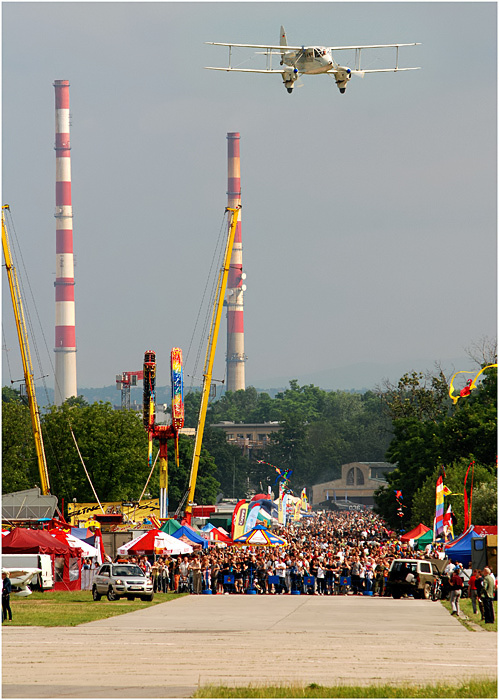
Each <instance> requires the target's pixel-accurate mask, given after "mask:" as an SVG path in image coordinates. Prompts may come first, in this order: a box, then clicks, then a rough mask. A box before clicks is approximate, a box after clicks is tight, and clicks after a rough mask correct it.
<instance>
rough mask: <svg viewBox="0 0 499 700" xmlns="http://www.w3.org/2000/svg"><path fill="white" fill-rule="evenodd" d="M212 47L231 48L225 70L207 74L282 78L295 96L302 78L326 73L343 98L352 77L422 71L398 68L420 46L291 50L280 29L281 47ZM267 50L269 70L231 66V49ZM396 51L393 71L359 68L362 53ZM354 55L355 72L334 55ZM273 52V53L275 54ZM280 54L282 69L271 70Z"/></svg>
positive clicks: (217, 43) (334, 47)
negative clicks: (403, 50)
mask: <svg viewBox="0 0 499 700" xmlns="http://www.w3.org/2000/svg"><path fill="white" fill-rule="evenodd" d="M206 43H207V44H210V45H212V46H228V47H229V63H228V66H227V67H225V68H218V67H217V68H216V67H213V66H205V68H207V69H208V70H225V71H237V72H239V73H270V74H278V75H281V76H282V81H283V83H284V86H285V88H286V90H287V91H288V92H289V93H292V92H293V87H294V83H295V81H296V80H297V79H298V77H299V75H301V74H304V75H319V74H321V73H326V74H327V75H331V76H333V77H334V79H335V81H336V85H337V86H338V88H339V91H340V92H341V93H342V94H343V93H344V92H345V90H346V87H347V83H348V81H349V80H350V78H351V77H352V75H360V76H361V77H363V76H364V74H365V73H397V72H398V71H402V70H419V67H418V68H399V65H398V56H399V48H400V47H401V46H419V43H413V44H374V45H372V46H328V47H326V46H288V43H287V40H286V33H285V31H284V27H281V36H280V43H279V46H264V45H261V44H223V43H220V42H216V41H207V42H206ZM233 47H235V48H248V49H264V51H262V52H261V53H263V54H264V55H266V56H267V67H266V68H261V69H256V68H233V67H232V65H231V60H232V48H233ZM387 48H395V49H396V58H395V67H394V68H374V69H367V70H363V69H361V67H360V55H361V51H362V50H363V49H387ZM347 50H354V51H355V68H353V69H351V68H348V67H347V66H341V65H339V64H338V63H336V61H335V60H334V58H333V51H347ZM273 52H274V53H273ZM275 53H278V54H280V65H281V66H282V68H272V56H273V55H275Z"/></svg>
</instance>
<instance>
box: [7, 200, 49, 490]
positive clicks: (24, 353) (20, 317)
mask: <svg viewBox="0 0 499 700" xmlns="http://www.w3.org/2000/svg"><path fill="white" fill-rule="evenodd" d="M6 209H9V205H8V204H5V205H3V206H2V247H3V254H4V258H5V267H6V269H7V277H8V280H9V287H10V294H11V297H12V305H13V307H14V317H15V320H16V328H17V335H18V338H19V346H20V348H21V358H22V363H23V371H24V381H25V382H26V392H27V394H28V405H29V412H30V416H31V425H32V426H33V437H34V439H35V450H36V457H37V460H38V470H39V472H40V479H41V491H42V494H43V495H44V496H47V495H48V494H49V493H50V482H49V474H48V469H47V460H46V458H45V449H44V447H43V437H42V427H41V423H40V411H39V410H38V403H37V401H36V394H35V384H34V381H33V366H32V364H31V355H30V351H29V343H28V331H27V328H26V322H25V319H24V311H23V306H22V301H21V292H20V289H19V281H18V279H17V272H16V268H15V267H14V265H13V263H12V255H11V252H10V244H9V238H8V235H7V227H6V226H5V210H6Z"/></svg>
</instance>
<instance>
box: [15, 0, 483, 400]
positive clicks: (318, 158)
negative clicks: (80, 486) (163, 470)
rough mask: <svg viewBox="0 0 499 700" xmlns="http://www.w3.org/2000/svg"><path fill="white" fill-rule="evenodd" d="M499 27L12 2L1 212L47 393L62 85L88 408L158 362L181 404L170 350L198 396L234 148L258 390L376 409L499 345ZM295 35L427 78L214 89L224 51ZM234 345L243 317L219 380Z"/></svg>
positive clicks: (313, 79) (173, 6) (275, 8)
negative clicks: (440, 368) (363, 399)
mask: <svg viewBox="0 0 499 700" xmlns="http://www.w3.org/2000/svg"><path fill="white" fill-rule="evenodd" d="M290 9H291V10H292V11H291V12H290ZM496 20H497V6H496V4H495V3H485V2H480V3H472V2H464V3H461V2H445V3H438V2H437V3H425V2H421V3H420V2H408V3H404V2H393V3H377V2H372V3H371V2H367V3H362V2H359V3H357V2H351V3H349V2H343V3H329V2H311V3H308V2H307V3H302V2H293V3H291V4H289V3H286V4H285V3H273V2H269V3H267V2H257V3H251V2H249V3H210V2H207V3H205V2H199V3H186V2H170V3H167V2H165V3H164V2H145V3H127V2H103V3H101V2H76V3H72V2H47V3H45V2H40V3H38V2H26V3H24V2H23V3H16V2H11V3H4V4H3V64H2V65H3V135H4V140H3V197H4V202H3V203H8V204H9V205H10V208H11V212H12V216H13V221H14V223H15V238H16V239H17V240H18V241H19V245H20V247H21V250H22V256H23V257H22V265H20V267H19V269H18V274H19V275H20V276H21V277H23V278H24V281H25V285H26V287H28V285H29V289H30V290H31V293H32V294H33V296H34V298H35V299H36V310H34V309H31V317H32V319H33V328H34V333H35V336H36V338H37V339H36V347H35V348H34V349H32V354H33V362H34V364H35V378H36V379H37V385H39V377H40V376H41V375H49V376H48V377H47V379H46V381H47V385H48V386H53V369H52V367H51V366H50V363H51V362H52V363H53V362H54V359H53V355H54V353H53V344H54V325H55V295H54V286H53V282H54V279H55V219H54V216H53V215H54V207H55V153H54V150H53V146H54V138H55V136H54V113H55V108H54V88H53V85H52V84H53V82H54V80H56V79H67V80H69V82H70V112H71V148H72V151H71V154H72V194H73V215H74V218H73V224H74V252H75V260H76V270H75V282H76V286H75V300H76V340H77V349H78V352H77V380H78V387H98V386H108V385H111V384H112V383H113V382H114V378H115V375H116V374H119V373H121V372H123V371H135V370H140V369H141V368H142V362H143V356H144V351H146V350H148V349H153V350H155V351H156V355H157V363H158V364H157V384H158V385H159V386H162V385H166V384H167V383H168V382H169V354H170V349H171V348H172V347H173V346H179V347H181V348H182V349H183V351H184V359H185V358H186V356H188V357H187V362H186V365H185V369H184V371H185V375H186V376H185V384H186V387H188V385H189V382H190V381H191V379H190V377H192V375H194V374H195V376H199V372H200V370H199V369H197V371H196V372H195V371H194V358H195V356H196V353H198V354H199V352H200V353H201V355H202V356H203V357H204V352H205V347H206V338H205V337H202V334H200V333H199V331H197V335H195V336H194V339H193V340H192V341H191V339H192V338H193V332H194V328H195V325H196V318H197V316H198V312H199V309H200V306H201V300H202V297H203V290H204V288H205V284H206V278H207V275H208V268H209V263H210V261H211V259H212V254H213V250H214V247H215V243H216V239H217V237H218V235H219V231H220V227H221V220H222V218H223V212H224V208H225V206H226V201H227V197H226V190H227V141H226V134H227V133H228V132H230V131H238V132H240V134H241V142H240V145H241V186H242V205H243V211H242V240H243V266H244V271H245V272H246V273H247V280H246V284H247V291H246V292H245V307H244V313H245V351H246V354H247V357H248V359H247V362H246V385H247V386H250V385H251V386H261V387H262V388H264V387H266V386H269V382H274V381H276V380H279V379H281V378H286V377H287V378H288V381H289V380H290V379H295V378H298V379H299V380H300V377H301V378H303V379H302V380H301V382H302V383H316V382H313V381H312V382H308V381H306V380H307V378H311V377H312V378H313V377H318V378H320V377H323V379H322V380H320V379H318V380H317V381H318V382H319V381H326V380H327V377H330V378H331V381H335V382H337V383H338V382H340V381H341V380H344V381H345V382H354V383H355V384H360V385H361V386H358V387H356V386H354V385H353V386H348V387H346V386H345V387H342V386H338V387H336V388H353V389H354V388H359V389H362V388H364V386H363V384H364V383H365V381H366V380H369V377H371V376H373V373H376V371H377V370H376V367H380V368H384V370H385V371H386V375H383V376H388V372H392V371H393V372H394V373H395V374H397V373H398V372H399V370H400V368H402V367H405V369H404V370H403V371H402V372H400V373H399V374H397V376H394V377H390V378H391V379H392V381H396V379H397V378H398V377H400V376H402V374H403V373H404V372H405V371H411V370H412V369H418V368H419V367H418V366H416V365H417V364H418V363H424V364H426V363H428V366H426V367H424V369H429V370H431V369H432V366H433V365H434V363H435V362H442V363H444V364H447V363H454V362H457V361H461V358H462V359H463V360H464V359H466V350H467V348H469V347H470V346H471V345H473V344H474V343H477V342H479V341H480V339H481V338H484V337H488V338H494V337H495V336H496V320H497V311H496V302H497V295H496V280H497V272H496V263H497V255H496V232H497V216H496V204H497V168H496V161H497V157H496V156H497V151H496V128H497V59H496V49H497V36H496V35H497V21H496ZM281 24H283V25H284V27H285V29H286V32H287V37H288V41H289V43H290V44H298V45H300V44H309V45H310V44H316V45H320V44H322V45H325V46H331V45H335V44H337V45H338V44H342V45H347V44H348V45H352V44H357V43H362V44H373V43H392V42H422V45H421V46H416V47H405V48H402V49H401V50H400V65H402V66H421V70H419V71H411V72H407V73H403V72H401V73H396V74H394V73H387V74H379V75H376V74H375V75H366V76H365V77H364V79H358V78H356V77H355V76H354V77H353V78H352V80H351V81H350V83H349V85H348V87H347V91H346V94H345V95H340V94H339V92H338V90H337V88H336V86H335V84H334V81H333V80H332V79H331V78H330V77H329V76H304V77H303V78H302V79H301V82H302V83H303V87H301V88H296V89H295V90H294V92H293V94H292V95H288V94H287V93H286V90H285V89H284V87H283V86H282V84H281V80H280V79H279V78H278V77H276V76H266V75H258V74H255V75H247V74H237V73H226V72H222V71H220V72H215V71H213V72H212V71H205V70H203V66H208V65H224V64H225V61H226V58H227V51H226V49H224V48H222V47H216V46H208V45H206V44H205V43H204V42H206V41H234V42H238V43H261V44H264V43H271V44H274V43H276V42H277V40H278V32H279V27H280V25H281ZM463 47H465V48H464V49H463ZM463 51H464V53H465V56H463ZM248 57H249V60H250V63H249V65H253V63H252V61H253V60H257V59H258V57H256V58H254V57H253V56H252V54H251V52H249V53H246V54H244V58H243V57H241V60H246V59H247V58H248ZM260 58H261V57H260ZM341 58H342V59H343V56H342V57H341ZM348 58H350V57H348ZM345 60H347V57H346V56H345ZM392 61H393V55H391V54H389V55H386V54H384V53H383V54H382V55H381V56H379V57H378V55H377V54H375V52H374V53H372V54H368V52H365V53H364V54H363V65H364V67H366V68H367V67H388V66H389V65H390V64H391V63H392ZM9 233H11V232H9ZM2 293H3V332H4V337H3V353H2V357H3V362H2V369H3V384H4V385H5V384H10V382H11V380H18V379H19V378H20V377H22V366H21V361H20V353H19V349H18V344H17V337H16V334H15V325H14V320H13V315H12V309H11V300H10V294H9V291H8V287H7V285H6V276H5V274H4V275H3V282H2ZM38 319H39V322H38ZM225 343H226V333H225V313H224V317H223V322H222V328H221V333H220V337H219V342H218V350H217V359H216V362H215V369H214V375H213V376H214V377H216V378H223V376H224V374H225V371H224V357H225ZM6 348H7V349H8V351H6ZM198 348H199V349H198ZM189 349H190V352H189ZM348 368H356V370H355V369H353V370H352V374H351V376H350V375H349V372H348V371H347V369H348ZM362 368H364V369H365V370H366V371H365V372H364V369H362ZM468 368H469V367H468V366H466V367H464V366H454V369H455V370H457V369H468ZM422 369H423V368H422ZM449 369H452V367H449ZM342 371H343V376H342ZM383 376H381V377H380V378H379V380H380V381H381V379H382V378H383ZM335 377H336V378H335ZM196 383H197V384H199V382H197V381H196ZM318 385H320V384H318ZM324 388H329V387H324ZM331 388H334V387H331ZM116 394H117V397H119V392H116ZM116 403H118V399H117V401H116Z"/></svg>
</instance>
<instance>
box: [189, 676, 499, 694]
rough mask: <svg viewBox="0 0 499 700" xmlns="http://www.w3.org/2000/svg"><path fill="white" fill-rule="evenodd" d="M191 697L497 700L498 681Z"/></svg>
mask: <svg viewBox="0 0 499 700" xmlns="http://www.w3.org/2000/svg"><path fill="white" fill-rule="evenodd" d="M193 697H194V698H497V682H496V681H495V680H494V681H493V680H489V679H478V680H470V681H466V682H464V683H460V684H455V685H454V684H448V683H431V684H425V685H415V684H404V685H368V686H357V685H335V686H331V687H327V686H322V685H317V683H311V684H310V685H306V686H299V685H288V686H252V685H251V686H248V687H245V688H229V687H226V686H211V685H210V686H204V687H202V688H199V690H197V691H196V693H195V694H194V695H193Z"/></svg>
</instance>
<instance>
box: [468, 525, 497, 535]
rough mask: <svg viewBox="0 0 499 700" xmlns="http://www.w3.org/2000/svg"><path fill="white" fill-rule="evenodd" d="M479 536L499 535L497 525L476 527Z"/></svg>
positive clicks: (474, 527)
mask: <svg viewBox="0 0 499 700" xmlns="http://www.w3.org/2000/svg"><path fill="white" fill-rule="evenodd" d="M473 529H474V530H475V532H476V534H477V535H497V525H474V526H473Z"/></svg>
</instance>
